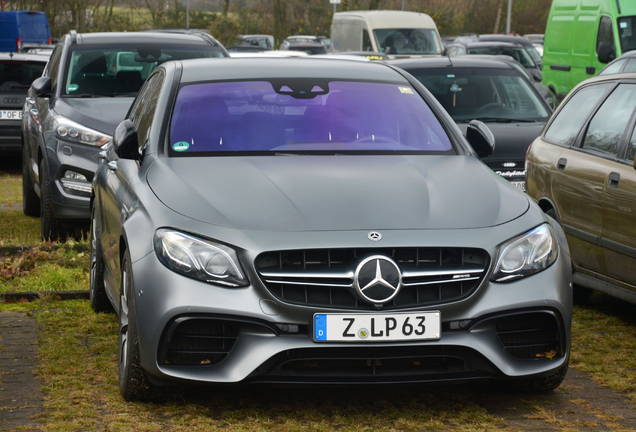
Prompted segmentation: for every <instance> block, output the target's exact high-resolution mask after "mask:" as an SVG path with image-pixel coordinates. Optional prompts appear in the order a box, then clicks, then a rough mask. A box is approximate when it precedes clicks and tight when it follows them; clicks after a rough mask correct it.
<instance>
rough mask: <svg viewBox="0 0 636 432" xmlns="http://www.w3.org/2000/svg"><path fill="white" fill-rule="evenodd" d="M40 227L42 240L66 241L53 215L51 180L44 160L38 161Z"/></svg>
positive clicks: (62, 229)
mask: <svg viewBox="0 0 636 432" xmlns="http://www.w3.org/2000/svg"><path fill="white" fill-rule="evenodd" d="M40 225H41V229H42V240H44V241H54V240H62V241H63V240H66V231H65V230H64V227H63V226H62V224H61V223H60V222H59V221H58V220H57V219H55V215H54V214H53V198H52V191H51V179H49V172H48V170H47V169H46V162H45V161H44V159H42V160H41V161H40Z"/></svg>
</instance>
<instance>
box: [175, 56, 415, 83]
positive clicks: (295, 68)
mask: <svg viewBox="0 0 636 432" xmlns="http://www.w3.org/2000/svg"><path fill="white" fill-rule="evenodd" d="M211 61H213V62H214V67H210V66H211V63H210V62H211ZM181 65H182V67H183V72H182V75H181V83H194V82H200V81H216V80H258V79H264V80H266V79H273V78H312V77H316V78H334V79H342V80H351V81H365V80H366V81H394V82H403V83H408V81H407V80H406V78H404V77H403V76H402V75H401V74H400V73H399V72H397V71H396V70H394V69H393V68H391V67H389V66H387V65H385V64H382V63H381V62H356V61H351V60H331V59H321V58H318V59H313V58H311V57H306V58H278V59H272V58H234V59H231V60H225V61H224V60H222V59H213V60H210V59H192V60H183V61H181Z"/></svg>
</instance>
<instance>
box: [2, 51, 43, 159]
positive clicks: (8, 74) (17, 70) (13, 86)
mask: <svg viewBox="0 0 636 432" xmlns="http://www.w3.org/2000/svg"><path fill="white" fill-rule="evenodd" d="M47 60H48V59H47V58H46V57H44V56H40V55H33V54H17V53H15V54H14V53H0V152H1V153H15V154H20V151H21V149H22V145H21V135H22V134H21V132H20V131H21V124H22V106H23V105H24V99H25V98H26V96H27V90H28V89H29V87H30V86H31V82H33V80H34V79H36V78H39V77H40V76H42V71H43V70H44V66H46V62H47Z"/></svg>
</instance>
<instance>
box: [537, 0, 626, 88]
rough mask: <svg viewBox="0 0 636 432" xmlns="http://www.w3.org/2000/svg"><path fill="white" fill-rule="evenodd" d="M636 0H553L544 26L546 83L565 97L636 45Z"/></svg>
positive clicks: (544, 80) (544, 78) (544, 70)
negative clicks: (592, 0)
mask: <svg viewBox="0 0 636 432" xmlns="http://www.w3.org/2000/svg"><path fill="white" fill-rule="evenodd" d="M635 30H636V2H633V1H624V0H622V1H617V0H596V1H595V2H593V3H590V2H587V1H586V0H553V1H552V6H551V8H550V14H549V15H548V22H547V25H546V29H545V42H544V53H543V60H544V64H545V67H544V68H543V74H544V76H543V83H544V84H545V85H547V86H548V87H550V88H551V89H552V90H553V91H554V92H555V94H556V95H557V96H558V97H559V99H563V98H564V97H565V95H567V93H568V92H569V91H570V90H572V89H573V88H574V87H575V86H576V85H577V84H578V83H580V82H581V81H583V80H585V79H587V78H589V77H591V76H594V75H596V74H597V73H598V72H599V71H600V70H601V68H603V67H604V66H605V65H606V64H607V63H609V62H610V61H612V60H614V59H615V58H617V57H620V56H621V55H622V54H623V53H626V52H627V51H631V50H633V49H636V31H635Z"/></svg>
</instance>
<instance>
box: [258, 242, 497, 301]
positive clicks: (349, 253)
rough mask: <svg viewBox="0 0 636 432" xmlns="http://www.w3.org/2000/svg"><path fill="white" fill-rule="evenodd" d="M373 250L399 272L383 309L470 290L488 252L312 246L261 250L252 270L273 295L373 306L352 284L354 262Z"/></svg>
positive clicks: (456, 297)
mask: <svg viewBox="0 0 636 432" xmlns="http://www.w3.org/2000/svg"><path fill="white" fill-rule="evenodd" d="M372 255H383V256H386V257H389V258H391V259H393V261H395V262H396V263H397V265H398V266H399V267H400V270H401V272H402V287H401V289H400V291H399V294H398V295H397V296H396V297H394V298H393V299H392V300H391V301H390V302H387V303H385V304H384V306H383V307H384V308H385V309H399V308H406V307H412V306H429V305H435V304H440V303H447V302H452V301H457V300H460V299H462V298H465V297H467V296H469V295H470V294H472V293H473V292H474V291H475V289H476V288H477V287H478V286H479V284H480V283H481V281H482V280H483V278H484V276H485V274H486V270H487V268H488V263H489V256H488V254H487V253H486V252H485V251H483V250H481V249H469V248H391V249H312V250H292V251H276V252H266V253H263V254H261V255H259V256H258V257H257V258H256V262H255V264H256V270H257V271H258V273H259V276H260V277H261V280H262V281H263V283H264V284H265V287H266V288H267V289H268V290H269V292H270V293H271V294H272V295H273V296H274V297H276V298H277V299H279V300H281V301H284V302H287V303H294V304H302V305H307V306H326V307H334V308H359V309H372V308H374V306H373V305H372V304H370V303H369V302H366V301H364V300H363V299H362V298H361V297H359V296H358V295H357V293H356V290H355V288H354V286H353V279H354V273H355V271H356V267H357V266H358V264H359V263H360V262H361V261H362V260H363V259H365V258H367V257H369V256H372Z"/></svg>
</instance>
